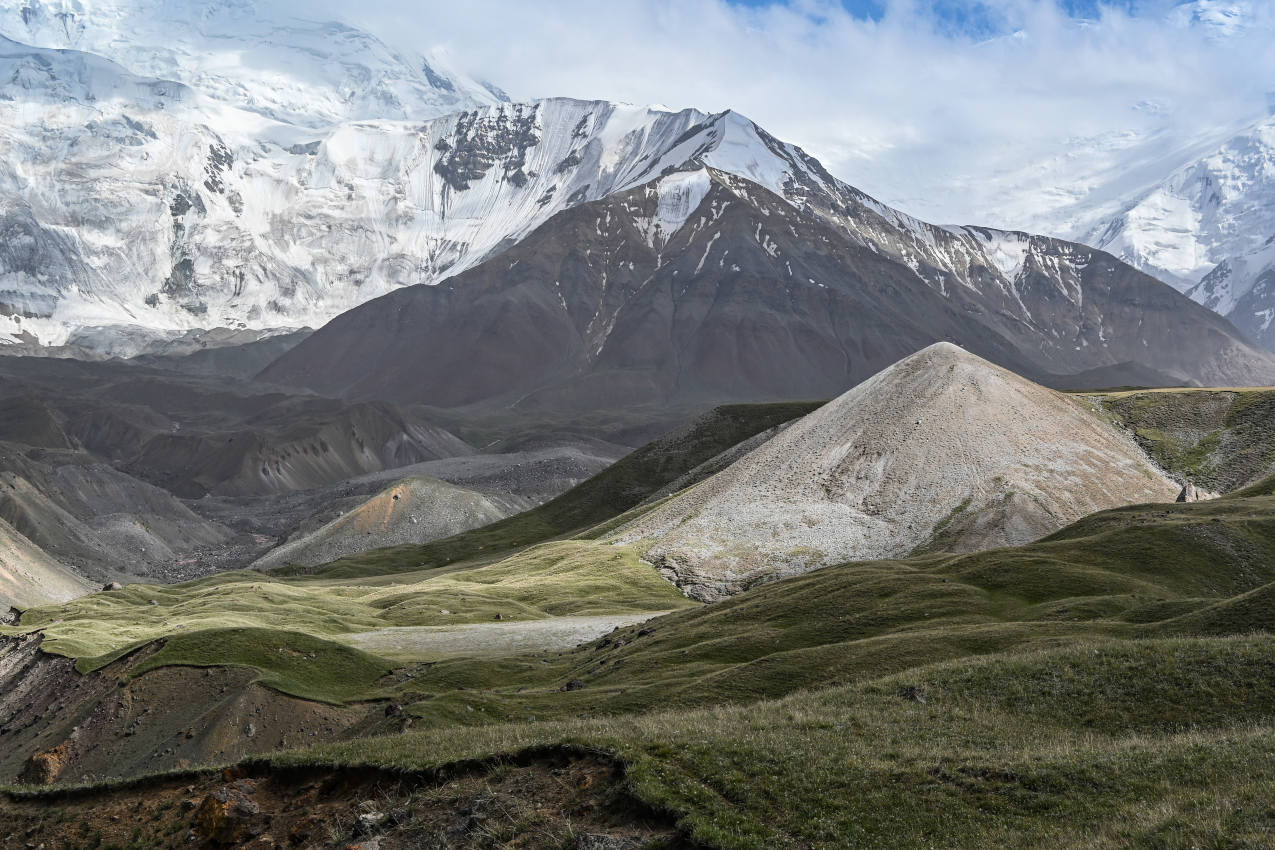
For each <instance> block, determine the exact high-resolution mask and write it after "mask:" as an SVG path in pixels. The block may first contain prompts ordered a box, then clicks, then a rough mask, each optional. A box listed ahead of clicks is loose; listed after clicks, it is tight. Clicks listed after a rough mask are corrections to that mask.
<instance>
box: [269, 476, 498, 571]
mask: <svg viewBox="0 0 1275 850" xmlns="http://www.w3.org/2000/svg"><path fill="white" fill-rule="evenodd" d="M508 513H509V512H508V511H506V510H502V509H501V508H500V507H499V506H497V505H496V504H494V503H493V502H492V501H490V500H489V499H487V498H486V497H485V496H483V495H482V494H481V493H476V492H474V491H473V490H466V489H464V488H462V487H454V486H452V485H451V484H448V483H446V482H444V481H439V480H438V479H436V478H424V477H414V478H407V479H404V480H402V481H399V482H398V483H396V484H394V485H393V486H392V487H389V488H388V489H386V490H384V491H382V492H380V493H378V494H377V495H375V496H373V497H372V498H371V499H368V500H367V501H366V502H364V503H363V504H361V505H359V506H358V507H356V508H354V509H353V510H351V511H348V512H347V513H345V514H344V515H343V516H340V517H338V518H337V519H334V520H332V521H331V522H329V523H326V524H325V525H323V526H322V527H320V528H317V529H315V530H313V531H310V532H307V533H304V534H300V535H298V536H297V537H295V538H293V539H292V540H289V541H288V542H286V543H284V544H283V545H282V546H279V547H278V548H276V549H272V550H271V551H270V552H269V553H267V554H266V555H265V556H263V557H262V558H260V559H259V560H258V561H257V562H256V563H255V564H254V565H253V566H255V567H258V568H265V569H270V568H272V567H280V566H283V565H285V564H301V565H303V566H314V565H316V564H325V563H328V562H329V561H335V560H336V559H337V558H342V557H345V556H346V555H353V554H356V553H358V552H365V551H367V550H369V549H377V548H380V547H382V546H398V545H401V544H404V543H428V542H429V541H431V540H438V539H440V538H443V537H450V536H451V535H453V534H459V533H460V532H462V531H468V530H469V529H471V528H477V527H478V526H481V525H487V524H488V523H492V522H495V521H496V520H498V519H503V518H504V517H505V516H507V515H508Z"/></svg>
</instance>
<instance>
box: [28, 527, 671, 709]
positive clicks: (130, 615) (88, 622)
mask: <svg viewBox="0 0 1275 850" xmlns="http://www.w3.org/2000/svg"><path fill="white" fill-rule="evenodd" d="M415 578H417V580H415V581H411V582H408V583H400V584H386V585H380V586H377V585H364V584H359V585H345V584H331V583H321V582H312V581H311V582H300V581H286V580H280V579H274V578H271V577H268V576H262V575H261V574H259V573H252V572H238V573H223V574H220V575H217V576H212V577H209V578H205V579H200V580H197V581H192V582H186V583H184V584H175V585H140V584H135V585H129V586H127V587H125V588H123V589H122V590H116V591H110V592H107V593H97V594H93V595H92V596H85V597H81V598H79V599H76V600H73V601H72V602H69V603H67V604H65V605H62V606H57V607H46V608H34V609H31V610H30V611H27V612H26V613H25V614H24V615H23V618H22V628H21V630H23V631H33V630H39V631H41V632H42V633H43V634H44V643H43V647H44V649H45V651H47V652H51V653H54V654H58V655H65V656H69V657H72V658H77V659H90V660H89V661H81V664H80V667H81V669H82V670H87V669H93V668H95V667H98V666H101V664H102V663H105V661H106V660H110V659H112V658H115V657H118V656H119V654H120V653H122V652H126V651H128V650H130V649H133V648H135V647H138V646H141V645H143V644H146V643H149V642H151V641H155V640H160V639H167V640H168V646H173V645H175V644H174V641H177V644H176V645H180V646H182V647H185V649H183V650H182V652H183V653H184V654H185V655H187V656H190V655H192V653H194V652H195V650H194V644H195V643H197V642H198V641H200V640H204V639H207V640H208V641H210V648H208V649H207V650H205V651H203V654H202V655H200V656H199V657H201V658H203V659H204V662H206V663H201V664H200V665H197V666H207V665H210V664H215V663H218V662H217V661H216V660H215V659H217V658H221V659H223V662H224V663H225V664H229V665H235V666H252V667H257V668H258V669H263V670H265V669H267V668H263V667H261V665H260V664H258V663H257V660H258V659H259V657H260V656H258V655H252V654H249V655H245V654H244V653H243V652H241V651H240V650H242V649H243V648H244V647H245V646H246V645H247V644H246V643H244V644H241V643H237V642H226V641H224V640H223V636H224V635H225V634H227V633H228V631H230V632H233V633H237V634H251V635H256V636H257V637H258V638H260V639H264V637H265V635H267V634H268V633H271V632H276V633H281V634H290V635H291V634H301V635H310V636H312V637H315V638H322V639H328V638H333V637H337V636H340V635H343V634H348V633H351V632H363V631H371V630H375V629H382V628H388V627H393V626H455V625H464V624H470V623H483V622H490V621H492V620H493V619H495V618H496V615H498V614H499V615H500V617H501V619H503V620H514V621H516V620H539V619H545V618H548V617H558V616H566V615H589V614H596V615H604V614H633V613H641V612H646V611H652V612H656V611H669V610H674V609H678V608H686V607H690V606H693V605H695V604H696V603H693V602H691V601H690V600H688V599H687V598H686V597H684V596H683V595H682V594H681V593H679V592H678V591H677V589H676V588H675V587H673V586H672V585H671V584H669V583H668V582H666V581H664V580H663V579H662V578H660V577H659V575H658V574H657V573H656V572H655V571H654V570H653V569H651V567H650V566H649V565H647V564H644V563H642V562H641V561H639V560H638V558H637V556H636V555H635V554H634V552H633V551H632V550H631V549H628V548H624V547H611V546H607V547H602V546H601V545H600V544H596V543H592V542H587V541H560V542H556V543H546V544H542V545H540V546H535V547H531V548H529V549H527V550H525V551H523V552H520V553H518V554H517V555H514V556H512V557H510V558H507V559H505V560H503V561H499V562H497V563H494V564H490V565H487V566H483V567H477V568H474V569H470V570H465V571H459V572H450V573H448V572H445V573H441V574H437V575H430V574H426V575H425V576H424V577H415ZM219 652H220V653H223V654H221V655H218V653H219ZM166 653H167V654H166ZM155 657H157V658H161V659H164V658H172V659H174V660H173V661H172V662H171V663H183V662H180V661H178V660H175V659H176V657H177V656H176V655H174V654H173V652H168V647H167V646H166V648H165V651H164V652H161V653H160V654H159V655H158V656H155ZM153 666H154V665H153V664H150V663H148V666H147V669H151V668H152V667H153ZM269 669H273V668H269ZM265 684H271V683H270V682H269V681H267V682H265Z"/></svg>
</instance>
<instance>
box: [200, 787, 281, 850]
mask: <svg viewBox="0 0 1275 850" xmlns="http://www.w3.org/2000/svg"><path fill="white" fill-rule="evenodd" d="M263 831H264V823H263V819H262V817H261V807H260V806H258V805H257V804H256V803H255V802H254V801H253V800H251V799H249V797H248V794H247V793H245V790H244V789H241V788H236V787H234V786H232V785H225V786H222V787H221V788H218V789H217V790H216V791H213V792H212V793H211V794H209V795H208V796H206V797H204V799H203V802H202V803H200V804H199V809H198V811H196V812H195V832H196V833H198V834H199V835H200V836H202V837H203V838H206V839H207V840H208V841H209V842H211V843H213V844H221V845H227V844H240V843H242V842H244V841H247V840H249V839H251V838H254V837H256V836H258V835H260V834H261V833H262V832H263Z"/></svg>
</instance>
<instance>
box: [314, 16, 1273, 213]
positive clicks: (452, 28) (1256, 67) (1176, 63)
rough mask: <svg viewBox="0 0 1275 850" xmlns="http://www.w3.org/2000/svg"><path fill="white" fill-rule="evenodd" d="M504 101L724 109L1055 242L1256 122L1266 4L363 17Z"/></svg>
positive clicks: (873, 183)
mask: <svg viewBox="0 0 1275 850" xmlns="http://www.w3.org/2000/svg"><path fill="white" fill-rule="evenodd" d="M339 9H340V10H339V11H336V12H335V13H336V14H337V15H338V16H339V17H342V18H345V19H346V20H348V21H349V22H350V23H355V24H359V25H362V26H366V27H368V28H370V29H373V30H375V31H377V32H378V34H380V35H381V36H382V37H384V38H386V39H387V40H390V41H397V42H399V43H406V42H411V43H412V44H413V45H414V46H418V47H422V46H423V47H433V48H440V47H441V48H444V49H446V50H447V52H448V54H449V55H450V57H451V58H452V60H453V62H454V63H455V64H456V65H457V66H459V67H461V68H462V69H464V70H467V71H470V72H472V73H474V74H476V75H479V76H482V77H485V78H487V79H490V80H491V81H493V82H495V83H496V84H497V85H500V86H502V87H503V88H505V89H506V90H507V91H509V93H510V94H511V95H512V96H513V97H515V98H516V99H523V98H531V97H539V96H549V95H571V96H576V97H588V98H608V99H613V100H624V101H629V102H634V103H660V104H665V105H667V106H670V107H674V108H680V107H684V106H695V107H699V108H701V109H705V110H713V111H716V110H720V109H725V108H732V109H736V110H738V111H740V112H742V113H744V114H746V115H748V116H749V117H750V118H753V119H754V120H756V121H757V122H758V123H760V124H762V125H763V126H765V127H767V128H768V129H770V130H771V131H772V132H774V133H775V134H777V135H779V136H781V137H783V138H785V139H788V140H790V141H794V142H796V143H798V144H800V145H802V146H803V147H805V148H807V149H808V150H809V151H810V152H812V153H814V154H815V155H816V156H818V157H819V158H820V159H822V160H823V161H824V162H825V163H826V164H827V165H828V166H829V167H830V169H831V170H832V171H833V172H834V173H836V174H837V175H838V176H840V177H842V178H843V179H846V180H847V181H849V182H851V183H853V184H855V185H857V186H859V187H860V188H863V189H864V190H866V191H868V192H870V193H873V194H875V195H877V196H878V197H880V198H882V199H883V200H886V201H888V202H891V203H893V204H896V205H899V206H901V207H903V208H904V209H906V210H908V211H910V212H913V213H916V214H919V215H922V216H924V217H927V218H929V219H931V220H937V221H943V222H965V221H974V222H985V223H988V224H996V225H1001V226H1017V227H1035V228H1039V229H1046V228H1047V229H1049V230H1053V231H1055V232H1057V231H1065V230H1066V229H1067V228H1069V227H1074V226H1077V222H1076V215H1077V210H1079V209H1082V208H1083V209H1086V210H1088V209H1092V208H1094V205H1095V203H1100V202H1107V203H1113V202H1114V201H1113V199H1114V198H1116V197H1118V196H1123V195H1122V193H1125V192H1127V191H1131V190H1134V189H1136V188H1137V187H1138V186H1139V185H1143V184H1146V183H1147V182H1148V181H1149V180H1151V179H1153V177H1155V176H1159V177H1162V176H1163V175H1164V173H1166V172H1165V168H1166V165H1167V164H1172V163H1174V162H1177V161H1184V158H1185V157H1187V156H1188V155H1190V154H1192V153H1202V152H1203V151H1204V150H1205V149H1206V148H1208V147H1210V146H1212V145H1214V144H1216V143H1217V142H1218V141H1220V140H1221V139H1222V138H1224V137H1225V136H1226V135H1229V134H1230V133H1231V132H1233V131H1234V130H1236V129H1238V128H1239V127H1241V126H1242V125H1244V124H1247V123H1251V122H1253V121H1255V120H1258V119H1260V117H1261V116H1262V115H1264V114H1265V113H1266V111H1267V108H1268V107H1267V102H1268V101H1267V98H1268V95H1267V93H1268V92H1270V91H1275V48H1273V47H1272V44H1275V38H1273V36H1275V20H1273V19H1275V3H1271V2H1268V0H1197V1H1196V2H1191V3H1181V2H1177V1H1176V0H1145V2H1144V0H1114V1H1113V2H1106V0H982V2H978V1H977V0H933V2H922V0H840V2H836V0H833V2H828V0H786V1H783V0H781V1H780V2H775V1H774V0H735V2H728V0H607V2H605V3H598V2H595V0H552V2H536V3H530V2H522V0H468V2H464V3H448V4H443V3H432V2H425V3H420V2H415V0H363V2H360V3H359V4H348V3H342V4H340V6H339Z"/></svg>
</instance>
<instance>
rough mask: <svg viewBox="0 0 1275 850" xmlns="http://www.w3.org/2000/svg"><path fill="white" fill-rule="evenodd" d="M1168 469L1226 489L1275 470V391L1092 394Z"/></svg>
mask: <svg viewBox="0 0 1275 850" xmlns="http://www.w3.org/2000/svg"><path fill="white" fill-rule="evenodd" d="M1094 397H1095V398H1096V399H1097V400H1098V401H1099V402H1100V403H1101V404H1102V406H1103V408H1104V409H1105V410H1106V411H1107V412H1108V413H1109V414H1111V415H1112V416H1113V417H1114V418H1115V419H1116V420H1117V421H1119V422H1120V423H1121V424H1122V425H1124V426H1125V427H1126V428H1128V429H1129V430H1130V431H1132V432H1133V434H1134V437H1135V439H1137V441H1138V443H1139V444H1140V445H1141V446H1142V448H1143V449H1144V450H1146V451H1147V453H1148V454H1150V455H1151V456H1152V457H1153V458H1155V459H1156V461H1157V462H1158V463H1159V464H1160V465H1161V466H1162V467H1163V468H1164V469H1165V470H1167V471H1168V472H1171V473H1174V474H1176V475H1178V476H1180V477H1182V478H1185V479H1187V480H1189V481H1192V482H1193V483H1195V484H1196V485H1197V486H1199V487H1203V488H1205V489H1207V490H1213V491H1215V492H1218V493H1226V492H1230V491H1232V490H1235V489H1238V488H1240V487H1243V486H1245V485H1247V484H1250V483H1253V482H1254V481H1257V480H1259V479H1261V478H1264V477H1266V476H1268V475H1270V474H1272V472H1275V390H1271V389H1233V390H1232V389H1174V390H1134V391H1129V392H1113V393H1102V394H1098V395H1096V396H1094Z"/></svg>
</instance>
